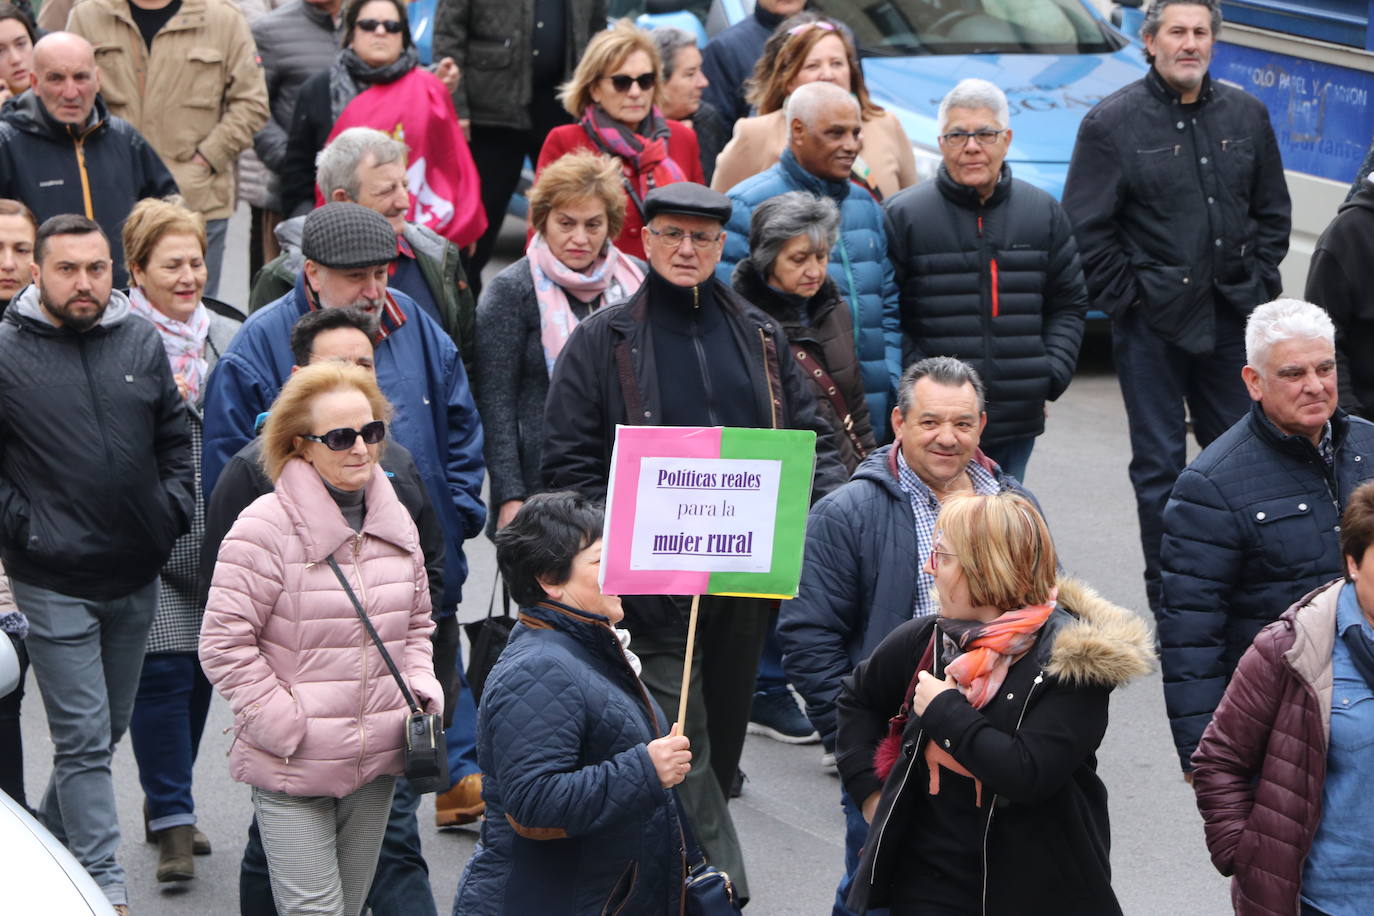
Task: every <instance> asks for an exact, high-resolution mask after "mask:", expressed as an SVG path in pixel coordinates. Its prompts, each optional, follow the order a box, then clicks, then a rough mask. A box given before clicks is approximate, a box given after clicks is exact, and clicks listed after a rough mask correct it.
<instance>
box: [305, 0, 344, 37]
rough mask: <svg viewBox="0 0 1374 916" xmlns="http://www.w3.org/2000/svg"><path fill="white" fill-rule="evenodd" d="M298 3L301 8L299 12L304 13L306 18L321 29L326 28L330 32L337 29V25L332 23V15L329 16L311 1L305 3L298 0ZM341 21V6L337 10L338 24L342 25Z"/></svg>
mask: <svg viewBox="0 0 1374 916" xmlns="http://www.w3.org/2000/svg"><path fill="white" fill-rule="evenodd" d="M298 5H299V6H300V8H301V14H302V15H304V16H305V18H306V19H309V20H310V21H311V22H313V23H315V25H317V26H319V27H320V28H322V29H328V30H329V31H330V32H337V31H338V30H339V26H337V25H335V24H334V17H333V16H330V15H329V14H328V13H326V12H325V11H324V10H322V9H320V8H319V7H317V6H315V5H314V4H313V3H306V2H305V0H298ZM342 23H343V10H342V8H341V9H340V10H339V24H340V25H342Z"/></svg>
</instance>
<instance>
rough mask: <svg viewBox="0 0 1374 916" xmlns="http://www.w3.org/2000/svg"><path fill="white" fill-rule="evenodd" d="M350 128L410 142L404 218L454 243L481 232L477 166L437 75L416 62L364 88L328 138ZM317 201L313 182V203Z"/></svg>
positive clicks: (470, 240) (469, 241) (462, 242)
mask: <svg viewBox="0 0 1374 916" xmlns="http://www.w3.org/2000/svg"><path fill="white" fill-rule="evenodd" d="M350 127H371V128H374V129H376V130H380V131H381V132H382V133H384V134H386V135H387V136H389V137H392V138H394V139H396V140H400V141H402V142H403V143H405V144H406V146H408V147H410V160H409V162H408V163H407V165H408V168H407V169H406V184H407V185H409V187H410V209H409V210H407V211H406V221H407V222H413V223H419V224H421V225H423V226H428V227H429V228H430V229H433V230H434V231H435V232H437V233H439V234H440V235H442V236H444V237H445V238H447V239H448V240H449V241H451V242H453V243H454V244H455V245H457V246H458V247H459V248H466V247H467V246H468V245H471V244H472V243H473V242H475V241H477V240H478V239H479V238H481V237H482V233H484V232H486V231H487V214H486V210H485V209H483V207H482V194H481V179H479V178H478V176H477V165H476V163H474V162H473V161H472V152H471V151H470V150H469V149H468V142H467V139H466V138H465V137H464V136H463V131H462V128H460V127H459V126H458V114H457V113H456V112H455V111H454V109H453V98H452V97H451V96H450V95H449V94H448V90H447V89H445V88H444V84H443V83H441V82H439V79H438V77H436V76H434V75H433V74H432V73H429V72H428V71H426V70H425V69H424V68H422V67H416V68H415V69H413V70H411V71H410V72H409V73H407V74H406V75H405V76H403V77H401V78H400V79H398V80H396V81H395V82H391V83H378V84H376V85H373V86H370V87H368V88H367V89H364V90H363V91H362V92H360V93H358V94H357V95H356V96H354V98H353V101H351V102H349V103H348V105H347V107H345V108H344V110H343V113H342V114H340V115H339V117H338V119H337V120H336V121H335V122H334V129H333V130H332V131H330V132H329V142H333V140H334V138H335V137H337V136H338V135H339V134H340V133H341V132H342V131H345V130H347V129H348V128H350ZM323 203H324V197H323V196H322V195H321V194H320V190H319V188H318V187H317V188H316V189H315V205H316V206H320V205H322V204H323Z"/></svg>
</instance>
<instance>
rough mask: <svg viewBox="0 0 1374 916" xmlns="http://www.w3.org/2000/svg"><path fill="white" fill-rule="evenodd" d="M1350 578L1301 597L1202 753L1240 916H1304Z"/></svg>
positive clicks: (1211, 728) (1202, 781) (1262, 639)
mask: <svg viewBox="0 0 1374 916" xmlns="http://www.w3.org/2000/svg"><path fill="white" fill-rule="evenodd" d="M1342 582H1343V580H1340V579H1338V580H1336V581H1335V582H1330V583H1327V584H1326V585H1323V586H1322V587H1321V588H1319V589H1317V590H1315V591H1313V592H1311V593H1309V594H1308V595H1306V596H1304V597H1303V598H1301V599H1299V600H1298V601H1297V602H1296V603H1295V604H1294V605H1293V606H1292V607H1290V608H1289V609H1288V610H1287V611H1285V612H1284V613H1283V616H1281V617H1280V618H1279V619H1278V620H1276V621H1274V622H1273V623H1271V624H1269V625H1268V626H1266V627H1265V628H1264V629H1263V630H1261V631H1260V633H1259V635H1258V636H1256V637H1255V641H1254V643H1253V644H1251V646H1250V648H1249V649H1248V650H1246V652H1245V655H1243V656H1242V657H1241V660H1240V664H1239V666H1237V668H1236V672H1235V674H1234V675H1233V676H1232V678H1231V683H1230V685H1229V686H1228V687H1227V688H1226V695H1225V696H1224V697H1223V698H1222V700H1221V705H1219V706H1218V707H1217V711H1216V715H1214V716H1213V717H1212V722H1211V724H1210V725H1208V726H1207V730H1206V731H1205V732H1203V734H1202V741H1201V742H1200V743H1199V744H1198V748H1197V750H1196V751H1195V752H1194V753H1193V789H1194V790H1195V791H1196V792H1197V805H1198V810H1199V811H1201V812H1202V819H1203V821H1204V823H1205V829H1206V835H1207V849H1208V850H1209V851H1210V852H1211V854H1212V864H1214V865H1215V866H1216V867H1217V871H1219V872H1221V873H1222V874H1223V875H1234V878H1233V879H1232V881H1231V903H1232V906H1234V907H1235V911H1236V914H1237V916H1296V914H1297V913H1298V912H1299V910H1300V908H1301V904H1300V903H1299V891H1300V889H1301V887H1302V866H1303V860H1304V859H1305V858H1306V857H1307V853H1308V850H1310V849H1311V847H1312V838H1313V836H1315V835H1316V832H1317V825H1318V824H1319V823H1320V822H1321V815H1322V812H1321V803H1322V783H1323V782H1324V781H1325V779H1326V753H1327V746H1328V743H1329V741H1330V737H1331V689H1332V660H1331V659H1332V652H1333V650H1334V649H1335V644H1336V600H1337V597H1338V596H1339V595H1340V591H1341V585H1342Z"/></svg>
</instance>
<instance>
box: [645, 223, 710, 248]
mask: <svg viewBox="0 0 1374 916" xmlns="http://www.w3.org/2000/svg"><path fill="white" fill-rule="evenodd" d="M649 232H650V234H652V235H653V236H655V237H656V238H658V239H659V241H660V243H661V244H662V245H663V246H664V247H665V248H679V247H681V245H682V240H683V239H691V240H692V247H693V248H695V249H696V250H697V251H705V250H707V249H708V248H710V247H711V246H712V245H714V244H715V243H716V242H719V241H720V236H721V234H720V233H719V232H717V233H716V234H715V235H711V234H710V233H709V232H683V231H682V230H681V229H664V230H663V231H662V232H660V231H658V230H657V229H654V228H653V227H650V228H649Z"/></svg>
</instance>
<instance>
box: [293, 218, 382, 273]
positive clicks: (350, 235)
mask: <svg viewBox="0 0 1374 916" xmlns="http://www.w3.org/2000/svg"><path fill="white" fill-rule="evenodd" d="M301 254H302V255H304V256H305V257H306V258H307V259H309V260H311V261H314V262H315V263H316V264H323V265H324V266H325V267H332V268H334V269H335V270H351V269H353V268H355V267H373V266H375V265H377V264H390V263H391V261H392V260H394V259H395V257H396V230H395V229H393V228H391V223H389V222H388V221H387V218H386V217H385V216H382V214H380V213H378V212H377V211H376V210H369V209H368V208H367V207H364V206H363V205H362V204H355V203H348V202H345V201H335V202H334V203H328V204H325V205H324V206H323V207H320V208H319V209H318V210H312V211H310V215H309V216H307V217H306V218H305V226H304V227H302V229H301Z"/></svg>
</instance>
